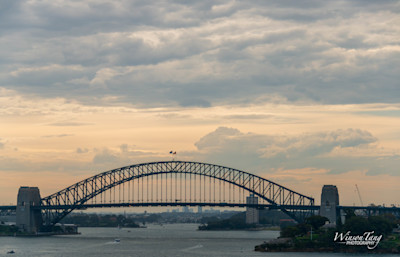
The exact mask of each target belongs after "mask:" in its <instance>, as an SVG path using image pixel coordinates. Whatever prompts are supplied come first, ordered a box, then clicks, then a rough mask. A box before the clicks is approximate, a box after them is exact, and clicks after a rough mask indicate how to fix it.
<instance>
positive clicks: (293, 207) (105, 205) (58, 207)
mask: <svg viewBox="0 0 400 257" xmlns="http://www.w3.org/2000/svg"><path fill="white" fill-rule="evenodd" d="M157 206H159V207H163V206H173V207H174V206H177V207H178V206H191V207H194V206H203V207H204V206H208V207H239V208H245V207H249V208H257V209H270V210H273V209H291V210H313V211H317V210H319V209H320V206H319V205H312V206H304V205H274V204H245V203H207V202H205V203H199V202H170V203H168V202H162V203H161V202H154V203H141V202H138V203H101V204H83V205H80V206H79V207H77V209H80V210H82V209H90V208H116V207H157ZM72 207H73V206H72V205H54V206H36V207H34V208H35V209H42V210H49V209H52V210H63V209H70V208H72ZM75 207H76V206H75ZM337 208H338V209H342V210H366V211H381V212H399V213H400V207H385V206H340V205H339V206H337ZM16 209H17V206H15V205H3V206H0V211H15V210H16Z"/></svg>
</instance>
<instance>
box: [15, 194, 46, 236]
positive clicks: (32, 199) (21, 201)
mask: <svg viewBox="0 0 400 257" xmlns="http://www.w3.org/2000/svg"><path fill="white" fill-rule="evenodd" d="M40 199H41V198H40V191H39V188H37V187H20V188H19V191H18V199H17V211H16V214H17V222H16V223H17V227H18V228H19V230H20V231H22V232H26V233H29V234H35V233H37V232H39V229H40V227H41V225H42V214H41V211H40V210H36V209H33V208H32V207H34V206H39V205H40V203H41V200H40Z"/></svg>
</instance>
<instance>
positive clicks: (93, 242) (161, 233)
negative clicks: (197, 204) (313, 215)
mask: <svg viewBox="0 0 400 257" xmlns="http://www.w3.org/2000/svg"><path fill="white" fill-rule="evenodd" d="M197 227H198V224H166V225H148V226H147V228H129V229H128V228H123V229H118V228H80V229H79V231H80V232H81V234H80V235H71V236H52V237H0V256H24V257H25V256H26V257H28V256H29V257H31V256H33V257H36V256H37V257H39V256H40V257H47V256H63V257H67V256H74V257H79V256H82V257H83V256H85V257H87V256H96V257H101V256H113V257H118V256H124V257H126V256H135V257H184V256H194V257H206V256H207V257H225V256H226V257H235V256H238V257H239V256H241V257H252V256H264V257H266V256H292V257H300V256H302V257H306V256H310V255H311V256H329V257H333V256H350V255H349V254H334V253H260V252H255V251H254V246H255V245H257V244H260V243H262V242H263V241H265V240H268V239H272V238H276V237H277V236H279V232H277V231H198V230H197ZM116 239H119V240H116ZM118 241H119V242H118ZM11 250H14V251H15V254H7V252H8V251H11ZM357 256H362V255H357ZM368 256H369V257H374V256H382V255H374V254H372V255H371V254H368ZM389 256H398V255H385V257H389Z"/></svg>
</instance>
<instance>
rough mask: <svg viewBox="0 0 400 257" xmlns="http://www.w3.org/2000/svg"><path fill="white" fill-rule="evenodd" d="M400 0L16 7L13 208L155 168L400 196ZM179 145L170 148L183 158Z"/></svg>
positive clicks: (386, 199) (3, 128)
mask: <svg viewBox="0 0 400 257" xmlns="http://www.w3.org/2000/svg"><path fill="white" fill-rule="evenodd" d="M399 11H400V3H399V2H398V1H390V0H386V1H379V2H374V1H358V0H356V1H340V2H337V1H313V0H310V1H306V2H303V3H293V2H287V1H279V2H258V1H205V2H204V1H203V2H198V3H197V2H193V3H180V2H179V3H178V2H175V1H163V2H162V3H157V4H155V3H149V2H147V1H119V2H115V1H107V0H104V1H81V2H73V1H62V2H54V1H29V2H26V1H7V2H6V3H2V8H0V24H1V25H0V35H1V36H0V67H1V68H0V107H1V108H0V205H4V204H10V203H15V202H16V196H17V192H18V188H19V186H38V187H39V188H40V190H41V195H42V196H46V195H49V194H51V193H54V192H56V191H58V190H60V189H62V188H65V187H67V186H69V185H71V184H74V183H76V182H78V181H80V180H82V179H84V178H86V177H89V176H92V175H95V174H97V173H99V172H103V171H107V170H110V169H113V168H118V167H121V166H125V165H131V164H136V163H144V162H149V161H160V160H171V158H172V157H173V158H174V159H175V160H192V161H201V162H207V163H214V164H220V165H224V166H228V167H232V168H236V169H240V170H243V171H248V172H250V173H254V174H257V175H259V176H262V177H264V178H266V179H269V180H272V181H275V182H277V183H279V184H282V185H284V186H286V187H288V188H290V189H293V190H295V191H297V192H300V193H303V194H305V195H308V196H312V197H314V198H315V199H316V202H317V203H319V200H320V194H321V189H322V186H323V185H326V184H333V185H336V186H337V187H338V190H339V195H340V199H339V201H340V204H344V205H353V204H355V205H360V204H361V203H360V200H359V197H358V194H357V192H356V186H355V185H356V184H357V185H358V187H359V190H360V194H361V196H362V200H363V202H364V204H370V203H374V204H385V205H387V206H390V204H396V205H400V199H399V197H398V196H399V195H400V187H399V185H400V168H399V167H400V147H399V145H400V101H399V100H400V85H399V81H400V76H399V74H400V70H399V67H400V58H399V56H400V39H399V35H400V27H399V26H396V25H397V24H400V16H399ZM171 150H172V151H176V153H177V154H176V155H173V156H171V154H170V151H171Z"/></svg>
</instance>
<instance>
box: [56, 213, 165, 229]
mask: <svg viewBox="0 0 400 257" xmlns="http://www.w3.org/2000/svg"><path fill="white" fill-rule="evenodd" d="M158 219H159V215H157V214H150V215H140V216H136V217H126V216H124V215H115V214H107V215H98V214H85V213H80V214H71V215H69V216H67V217H65V218H64V219H63V220H62V223H63V224H75V225H78V226H79V227H117V226H121V227H131V228H137V227H139V223H143V224H145V223H147V222H156V221H157V220H158Z"/></svg>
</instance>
